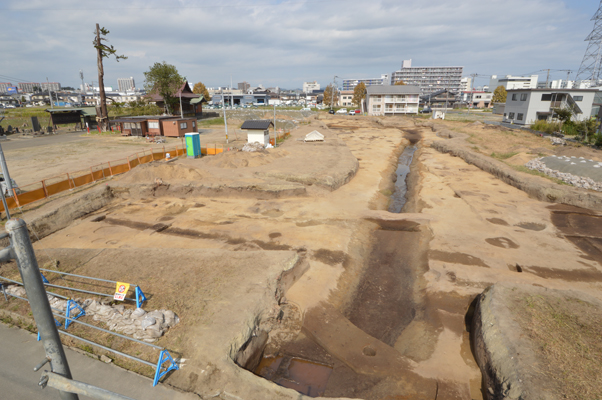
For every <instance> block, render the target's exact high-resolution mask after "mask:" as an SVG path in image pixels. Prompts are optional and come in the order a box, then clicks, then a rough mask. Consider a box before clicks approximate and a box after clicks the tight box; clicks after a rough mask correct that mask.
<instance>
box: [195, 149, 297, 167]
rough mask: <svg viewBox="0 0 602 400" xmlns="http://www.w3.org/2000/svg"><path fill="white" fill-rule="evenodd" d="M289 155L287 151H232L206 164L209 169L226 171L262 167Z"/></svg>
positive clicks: (211, 159) (209, 160)
mask: <svg viewBox="0 0 602 400" xmlns="http://www.w3.org/2000/svg"><path fill="white" fill-rule="evenodd" d="M288 155H289V153H288V151H286V150H278V151H257V152H244V151H236V152H234V151H231V152H227V153H221V154H219V155H217V156H215V157H211V158H208V159H206V160H205V162H204V164H205V165H206V166H209V167H216V168H226V169H236V168H247V167H260V166H262V165H266V164H270V163H272V162H274V161H275V160H277V159H279V158H282V157H286V156H288Z"/></svg>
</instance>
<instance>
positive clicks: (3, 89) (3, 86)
mask: <svg viewBox="0 0 602 400" xmlns="http://www.w3.org/2000/svg"><path fill="white" fill-rule="evenodd" d="M9 87H10V88H11V87H13V85H12V83H10V82H0V93H7V92H8V88H9Z"/></svg>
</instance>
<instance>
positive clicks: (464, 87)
mask: <svg viewBox="0 0 602 400" xmlns="http://www.w3.org/2000/svg"><path fill="white" fill-rule="evenodd" d="M471 85H472V78H468V77H465V78H462V79H460V91H461V92H467V91H469V90H472V86H471Z"/></svg>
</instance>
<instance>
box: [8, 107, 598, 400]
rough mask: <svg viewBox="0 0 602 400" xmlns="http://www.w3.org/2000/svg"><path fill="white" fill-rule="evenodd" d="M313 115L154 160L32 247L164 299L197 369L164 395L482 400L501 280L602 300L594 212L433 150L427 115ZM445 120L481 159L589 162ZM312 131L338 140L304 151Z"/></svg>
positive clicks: (159, 301)
mask: <svg viewBox="0 0 602 400" xmlns="http://www.w3.org/2000/svg"><path fill="white" fill-rule="evenodd" d="M309 122H310V124H309V125H302V126H301V127H300V128H299V129H297V130H295V131H293V134H292V137H291V138H290V139H288V140H287V141H285V142H284V144H283V145H282V146H281V147H278V148H276V149H272V150H268V151H267V152H266V153H259V154H245V153H241V152H231V153H224V154H221V155H218V156H215V157H204V158H202V159H200V160H189V159H179V160H176V161H173V162H170V163H164V162H157V163H154V164H150V165H144V166H141V167H137V168H136V169H135V170H133V171H131V172H130V173H128V174H125V175H122V176H120V177H117V178H114V179H112V180H110V181H108V182H107V183H108V184H109V187H110V188H111V191H112V193H113V196H114V199H113V200H112V202H111V203H110V204H109V205H107V206H104V207H102V208H100V209H98V210H96V211H94V212H93V213H92V214H91V215H87V216H84V217H82V218H78V219H76V220H75V221H74V222H73V223H72V224H71V225H69V226H67V227H66V228H64V229H61V230H59V231H57V232H55V233H53V234H51V235H49V236H47V237H45V238H43V239H42V240H41V241H39V242H37V243H36V244H35V247H36V251H37V254H38V256H39V257H40V258H41V259H57V260H59V261H60V264H59V269H61V270H63V271H75V272H76V273H84V274H89V275H92V276H96V277H102V278H105V279H114V280H122V279H123V280H131V281H132V282H133V281H135V283H137V284H139V285H141V287H143V288H148V289H146V290H147V291H148V292H149V293H150V294H152V297H150V299H149V301H148V304H147V305H145V309H159V308H162V307H163V308H169V309H171V310H173V311H174V312H176V314H178V315H179V316H180V318H181V320H182V322H181V323H180V325H178V326H176V327H175V328H174V329H173V330H170V331H168V332H167V334H166V335H165V336H164V337H162V338H161V339H160V340H159V342H158V343H159V344H160V345H161V346H165V347H166V348H168V349H172V350H173V351H174V352H176V353H177V354H181V355H182V357H183V358H185V359H186V364H185V366H184V367H183V368H182V370H181V371H176V372H174V373H172V374H170V375H169V376H168V377H167V378H166V383H167V384H170V385H174V386H176V387H179V388H181V389H184V390H189V391H193V392H195V393H198V394H199V395H200V396H201V397H202V398H205V397H211V396H217V397H218V398H223V399H227V398H236V397H232V396H238V398H245V399H263V398H298V396H299V394H298V392H296V391H294V390H291V389H287V388H292V389H297V390H299V391H300V392H302V393H306V394H310V395H323V396H328V397H355V398H366V399H373V398H374V399H381V398H387V399H396V398H412V399H413V398H430V399H434V398H437V399H467V398H471V399H481V398H484V393H483V392H482V388H481V373H480V370H479V367H478V366H477V364H476V362H475V360H474V357H473V354H472V351H471V346H470V337H469V329H470V323H469V322H470V318H471V311H470V310H471V304H472V303H473V302H474V299H475V298H476V296H477V295H479V294H480V293H481V292H482V291H483V290H484V289H485V288H486V287H488V286H490V285H491V284H493V283H496V282H508V283H515V282H520V283H524V284H530V285H535V286H544V287H548V288H557V289H567V288H569V289H572V290H576V291H580V292H583V293H586V294H589V295H591V296H594V297H597V298H601V297H602V296H601V295H600V293H601V292H600V287H601V285H602V283H601V281H602V279H599V276H600V275H602V268H601V266H600V264H599V261H598V260H599V259H600V257H599V254H600V250H599V249H600V246H599V238H598V234H597V232H598V231H599V229H598V227H599V222H598V220H599V217H598V212H596V211H587V210H585V211H584V210H583V209H580V210H576V209H575V208H563V207H564V206H556V205H551V204H550V203H545V202H541V201H539V200H536V199H533V198H530V197H529V196H528V195H527V194H525V193H524V192H523V191H520V190H518V189H516V188H515V187H513V186H510V185H508V184H506V183H504V182H502V181H501V180H499V179H497V178H495V177H494V176H492V175H491V174H489V173H486V172H484V171H482V170H480V169H478V168H477V167H475V166H473V165H469V164H467V163H466V162H465V161H463V160H462V159H461V158H459V157H453V156H451V155H449V154H442V153H439V152H437V151H436V150H434V149H433V148H431V147H430V145H431V143H432V142H434V141H441V140H446V139H444V138H442V137H439V136H437V132H436V131H434V130H433V129H432V128H431V126H430V124H432V123H431V122H427V121H424V120H422V119H414V120H413V119H410V118H369V117H330V116H320V117H319V118H318V119H312V120H310V121H309ZM436 124H437V125H438V126H443V127H445V128H447V129H449V130H453V131H456V132H461V133H466V134H468V135H469V139H468V140H469V141H472V142H471V146H476V147H478V149H474V150H475V151H479V152H481V153H482V154H489V155H490V154H491V153H496V154H497V153H500V154H507V153H512V152H517V153H524V154H527V155H529V156H533V157H532V158H535V157H537V156H538V154H539V153H545V152H549V154H551V153H552V152H555V151H556V152H557V153H555V154H566V155H585V153H583V152H590V151H592V150H590V149H584V148H574V147H572V146H566V147H563V148H552V146H551V145H549V142H548V141H547V140H546V139H543V138H540V137H537V136H535V135H533V134H531V133H525V132H518V131H514V130H512V131H506V130H504V129H503V128H491V127H486V126H482V125H475V124H473V123H467V122H450V121H445V122H443V121H437V122H436ZM314 129H317V130H319V131H320V132H321V133H323V134H324V135H325V136H326V141H325V142H324V143H313V144H308V143H303V142H301V141H299V140H298V139H301V138H302V137H303V136H304V134H306V133H308V132H310V131H312V130H314ZM214 134H215V135H221V132H217V131H216V132H215V133H214ZM116 140H119V139H116ZM410 141H412V142H414V141H418V146H419V150H418V151H417V152H416V154H415V155H414V161H413V163H412V172H411V173H410V176H409V177H408V186H409V198H408V203H407V204H406V207H405V208H404V210H403V211H404V213H401V214H391V213H388V212H386V211H384V210H386V209H387V202H388V196H389V195H390V193H391V192H392V190H393V189H394V182H393V176H394V172H395V168H396V163H397V157H398V156H399V155H400V153H401V151H402V150H403V148H404V147H405V146H406V145H407V144H408V143H409V142H410ZM473 142H474V143H473ZM241 143H242V142H241ZM517 150H520V151H517ZM558 152H562V153H558ZM7 153H8V152H7ZM545 154H548V153H545ZM587 156H588V157H589V158H593V159H600V158H601V157H600V155H598V154H593V153H592V154H588V155H587ZM7 159H8V160H9V166H11V167H12V164H11V161H10V160H11V154H10V153H8V154H7ZM509 160H510V158H508V159H507V160H506V161H507V162H509ZM80 161H81V160H80ZM542 179H543V178H542ZM545 181H546V182H549V181H547V180H545ZM574 190H575V191H579V190H582V189H574ZM61 201H63V202H64V201H66V200H65V199H64V198H63V199H61ZM44 210H48V211H47V212H48V213H51V214H52V212H55V213H58V214H61V213H68V212H69V206H68V204H67V205H66V206H65V204H63V203H61V207H58V208H57V211H51V210H53V201H50V202H48V203H47V204H46V205H44V206H42V207H40V208H39V209H37V210H35V212H32V213H31V216H32V219H35V218H37V217H38V216H39V215H41V214H43V213H44V212H45V211H44ZM34 216H35V218H34ZM27 218H28V214H27V213H26V214H25V219H26V220H27ZM11 268H12V270H10V271H12V273H13V274H15V269H14V266H11V265H7V266H4V267H2V269H1V270H0V272H2V274H3V276H4V274H5V273H8V272H7V270H9V269H11ZM10 271H9V272H10ZM55 279H59V278H55ZM11 302H12V301H11ZM3 307H4V308H5V309H6V308H7V306H3ZM128 307H131V305H128ZM21 311H23V310H21ZM266 341H267V347H265V352H264V354H263V356H264V357H265V360H267V361H265V362H263V361H262V363H261V364H260V361H261V353H262V350H263V348H264V346H265V344H266ZM134 350H136V351H140V350H138V349H134ZM144 355H145V356H148V357H150V355H147V354H144ZM268 361H269V362H268ZM272 361H273V362H274V363H276V364H278V366H275V367H273V369H270V368H267V367H266V365H271V364H269V363H270V362H272ZM235 362H237V363H238V364H239V365H244V366H245V367H247V368H248V369H250V370H255V371H256V372H257V373H258V374H261V375H263V376H268V377H271V378H272V379H273V380H274V381H275V382H277V383H278V385H276V384H274V383H272V382H270V381H269V380H264V379H262V378H260V377H258V376H256V375H253V374H252V373H251V372H249V371H247V370H245V369H242V368H239V367H237V366H236V364H235ZM276 364H274V365H276ZM266 368H267V369H266ZM299 371H301V372H299ZM141 372H145V371H141ZM317 382H326V383H324V384H318V383H317ZM313 383H315V387H312V384H313Z"/></svg>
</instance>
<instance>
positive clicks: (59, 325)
mask: <svg viewBox="0 0 602 400" xmlns="http://www.w3.org/2000/svg"><path fill="white" fill-rule="evenodd" d="M54 324H55V325H56V327H57V328H60V327H61V325H62V324H61V323H60V322H59V321H57V320H56V318H55V319H54ZM40 339H41V338H40V332H38V342H39V341H40Z"/></svg>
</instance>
